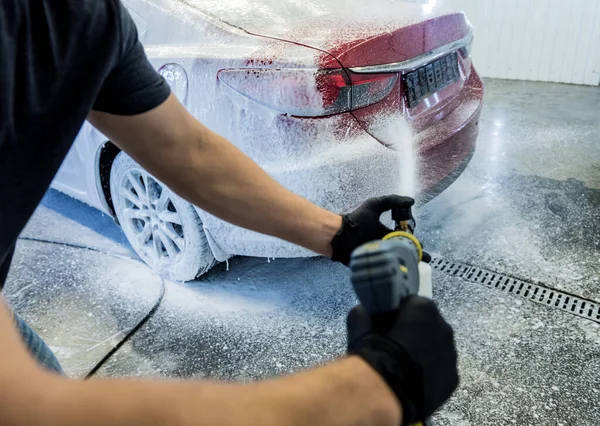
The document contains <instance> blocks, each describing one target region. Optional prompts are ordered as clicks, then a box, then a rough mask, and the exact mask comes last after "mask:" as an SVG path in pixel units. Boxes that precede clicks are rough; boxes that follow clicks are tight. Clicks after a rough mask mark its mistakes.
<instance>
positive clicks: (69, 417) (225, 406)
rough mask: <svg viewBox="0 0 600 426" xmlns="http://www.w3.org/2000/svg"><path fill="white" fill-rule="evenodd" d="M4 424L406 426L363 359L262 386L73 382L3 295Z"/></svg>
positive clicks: (0, 372)
mask: <svg viewBox="0 0 600 426" xmlns="http://www.w3.org/2000/svg"><path fill="white" fill-rule="evenodd" d="M0 347H1V348H2V362H1V363H0V401H2V409H1V410H0V424H1V425H5V426H17V425H27V426H36V425H40V426H41V425H43V426H54V425H56V426H58V425H61V426H70V425H73V426H80V425H89V426H95V425H98V426H100V425H102V426H105V425H111V426H119V425H123V426H125V425H127V426H129V425H132V424H134V425H155V426H159V425H169V426H179V425H219V426H228V425H231V426H239V425H261V426H271V425H272V426H280V425H291V426H304V425H306V426H317V425H324V426H336V425H339V426H346V425H390V426H392V425H394V426H396V425H398V424H400V420H401V410H400V408H399V406H398V403H397V402H396V398H395V396H394V395H393V393H392V392H391V390H390V389H389V388H388V387H387V385H386V384H385V382H384V381H383V380H382V379H381V378H380V376H379V375H378V374H377V373H376V372H375V371H374V370H373V369H371V367H369V366H368V365H367V364H366V363H365V362H364V361H362V360H361V359H360V358H358V357H351V358H347V359H343V360H341V361H339V362H336V363H334V364H331V365H328V366H325V367H322V368H319V369H316V370H312V371H308V372H304V373H301V374H297V375H295V376H291V377H287V378H284V379H279V380H273V381H267V382H262V383H255V384H244V385H242V384H217V383H202V382H169V381H141V380H140V381H136V380H91V381H87V382H81V381H75V380H68V379H64V378H61V377H59V376H55V375H53V374H51V373H47V372H44V371H42V370H41V369H40V368H39V367H38V366H37V365H36V364H35V362H34V361H33V359H31V358H30V357H29V355H28V354H27V353H26V350H25V348H24V347H23V345H22V343H21V342H20V339H19V336H18V335H17V333H16V331H15V330H14V327H13V326H12V321H11V320H10V318H9V314H8V311H7V309H6V307H5V305H4V303H3V302H2V301H1V300H0Z"/></svg>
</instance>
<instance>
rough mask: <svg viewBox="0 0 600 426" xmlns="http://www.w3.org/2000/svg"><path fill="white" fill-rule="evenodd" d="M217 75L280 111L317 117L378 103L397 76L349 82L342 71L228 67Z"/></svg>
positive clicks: (360, 78) (385, 75) (232, 85)
mask: <svg viewBox="0 0 600 426" xmlns="http://www.w3.org/2000/svg"><path fill="white" fill-rule="evenodd" d="M354 76H358V77H354ZM363 77H364V78H363ZM218 78H219V80H220V81H222V82H223V83H225V84H226V85H227V86H229V87H231V88H232V89H233V90H235V91H236V92H238V93H240V94H242V95H244V96H246V97H248V98H250V99H252V100H254V101H256V102H258V103H259V104H262V105H264V106H266V107H269V108H271V109H274V110H276V111H279V112H281V113H284V114H289V115H295V116H299V117H319V116H324V115H332V114H339V113H342V112H347V111H350V110H352V109H356V108H362V107H365V106H367V105H371V104H373V103H375V102H379V101H380V100H382V99H383V98H385V97H386V96H387V95H388V94H389V93H390V92H391V90H392V88H393V86H394V83H395V81H396V79H397V76H396V74H382V75H367V74H365V75H358V74H354V75H353V77H352V82H351V81H350V80H349V79H348V74H347V73H346V72H345V71H344V70H307V69H227V70H221V71H219V73H218Z"/></svg>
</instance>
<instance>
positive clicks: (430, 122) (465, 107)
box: [338, 13, 483, 199]
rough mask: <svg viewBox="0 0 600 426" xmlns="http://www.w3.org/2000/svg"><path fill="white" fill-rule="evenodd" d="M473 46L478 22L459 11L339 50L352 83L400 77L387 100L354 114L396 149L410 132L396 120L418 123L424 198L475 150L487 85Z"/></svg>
mask: <svg viewBox="0 0 600 426" xmlns="http://www.w3.org/2000/svg"><path fill="white" fill-rule="evenodd" d="M472 43H473V31H472V27H471V25H470V24H469V22H468V20H467V19H466V16H465V15H464V14H462V13H457V14H453V15H443V16H438V17H435V18H432V19H429V20H426V21H423V22H420V23H415V24H413V25H410V26H407V27H403V28H399V29H397V30H395V31H393V32H390V33H388V34H381V35H380V36H376V37H372V38H371V39H369V40H368V41H366V42H364V43H362V44H361V45H360V46H359V47H358V48H354V49H348V50H346V51H345V52H343V53H340V54H339V55H338V58H339V61H340V62H341V63H342V64H343V65H344V67H345V68H346V70H347V72H348V75H349V78H350V80H351V81H352V82H354V81H358V82H360V81H364V80H365V79H368V78H372V79H376V78H381V79H383V78H386V77H387V78H393V79H394V81H395V83H394V86H393V87H392V88H391V89H389V94H387V96H385V98H384V99H383V100H382V101H381V102H378V103H375V104H371V105H369V106H366V107H363V108H356V109H354V110H353V111H352V114H353V116H354V117H355V118H356V120H357V121H358V122H359V124H360V125H361V127H362V128H363V129H364V130H365V131H366V132H368V133H369V134H370V135H372V136H373V137H374V138H375V139H377V140H378V141H379V142H380V143H381V144H382V145H384V146H386V147H389V148H393V147H394V146H396V145H398V144H399V142H400V141H399V140H398V138H399V137H401V136H402V135H398V133H397V132H395V131H394V128H395V124H394V123H395V122H397V120H404V121H406V122H407V123H408V124H409V125H410V127H411V128H412V131H413V137H414V141H415V142H414V143H415V145H416V148H417V150H418V154H419V159H420V169H419V177H420V178H419V190H420V192H421V197H422V198H424V199H427V198H430V197H431V196H433V195H435V194H437V193H439V192H440V191H442V190H443V189H444V188H445V187H447V186H448V185H449V184H450V183H452V181H453V180H454V179H456V177H458V175H459V174H460V172H462V170H463V169H464V167H465V166H466V164H467V163H468V160H469V159H470V156H471V154H472V152H473V150H474V148H475V141H476V139H477V134H478V127H477V126H478V120H479V114H480V111H481V105H482V100H483V85H482V82H481V80H480V78H479V76H478V74H477V72H476V71H475V68H474V66H473V63H472V60H471V55H470V52H471V47H472ZM342 49H343V46H341V47H340V50H342ZM390 76H394V77H390Z"/></svg>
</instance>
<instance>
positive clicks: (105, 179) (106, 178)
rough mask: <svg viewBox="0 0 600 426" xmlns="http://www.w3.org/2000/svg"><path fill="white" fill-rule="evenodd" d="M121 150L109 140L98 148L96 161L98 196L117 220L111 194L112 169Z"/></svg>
mask: <svg viewBox="0 0 600 426" xmlns="http://www.w3.org/2000/svg"><path fill="white" fill-rule="evenodd" d="M120 152H121V149H120V148H119V147H117V146H116V145H115V144H114V143H112V142H111V141H109V140H107V141H106V142H104V143H103V144H102V145H100V147H99V148H98V151H97V152H96V162H95V169H96V189H97V191H98V197H99V198H100V202H101V203H102V204H103V205H104V207H105V208H106V209H107V210H108V211H110V213H111V214H112V216H113V218H114V219H115V220H117V219H116V218H117V215H116V214H115V207H114V204H113V201H112V196H111V194H110V171H111V169H112V165H113V162H114V161H115V158H116V157H117V155H119V153H120Z"/></svg>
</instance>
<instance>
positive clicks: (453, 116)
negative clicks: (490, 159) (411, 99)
mask: <svg viewBox="0 0 600 426" xmlns="http://www.w3.org/2000/svg"><path fill="white" fill-rule="evenodd" d="M463 91H464V93H463V101H462V102H461V103H460V104H459V105H458V106H457V107H456V108H455V109H454V111H452V113H450V114H449V115H448V116H447V117H445V118H444V119H443V120H442V121H440V122H439V123H437V124H436V125H434V126H431V127H429V128H427V129H426V130H424V131H423V132H421V133H419V134H418V135H417V141H418V145H419V146H420V147H422V148H421V151H420V161H421V164H420V183H421V197H420V198H421V199H422V201H428V200H430V199H431V198H433V197H435V196H436V195H438V194H439V193H440V192H442V191H443V190H444V189H446V188H447V187H448V186H450V184H452V182H454V180H456V178H458V177H459V176H460V174H461V173H462V172H463V171H464V169H465V168H466V166H467V165H468V163H469V160H470V159H471V156H472V154H473V151H474V150H475V143H476V141H477V136H478V134H479V116H480V114H481V107H482V105H483V85H482V82H481V80H480V79H479V76H478V75H477V73H476V72H475V70H473V71H472V75H471V78H470V79H469V84H468V85H467V86H465V88H464V89H463ZM440 135H442V136H443V137H440Z"/></svg>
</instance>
